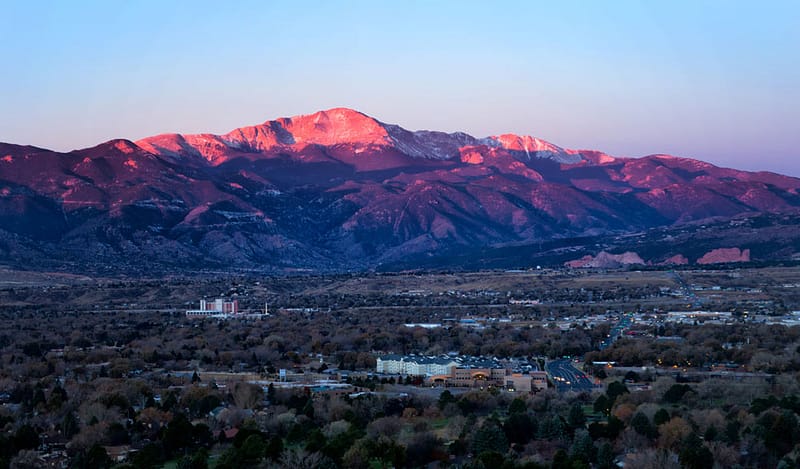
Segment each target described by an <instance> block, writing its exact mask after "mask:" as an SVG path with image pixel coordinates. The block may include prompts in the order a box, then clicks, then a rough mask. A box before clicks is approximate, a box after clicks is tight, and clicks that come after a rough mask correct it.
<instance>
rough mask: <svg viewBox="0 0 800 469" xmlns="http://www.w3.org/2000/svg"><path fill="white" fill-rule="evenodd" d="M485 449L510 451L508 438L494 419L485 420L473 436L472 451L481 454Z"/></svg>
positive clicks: (502, 452) (501, 452)
mask: <svg viewBox="0 0 800 469" xmlns="http://www.w3.org/2000/svg"><path fill="white" fill-rule="evenodd" d="M485 451H496V452H498V453H500V454H505V453H506V451H508V439H507V438H506V435H505V433H503V431H502V430H501V429H500V426H499V425H497V422H495V421H493V420H486V421H485V422H483V425H481V426H480V428H478V430H477V431H476V432H475V435H474V436H473V437H472V452H473V453H475V454H481V453H483V452H485Z"/></svg>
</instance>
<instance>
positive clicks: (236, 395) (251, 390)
mask: <svg viewBox="0 0 800 469" xmlns="http://www.w3.org/2000/svg"><path fill="white" fill-rule="evenodd" d="M231 394H232V395H233V402H234V404H236V407H239V408H240V409H252V408H253V407H255V405H256V404H257V403H258V402H259V401H260V400H261V398H262V394H263V391H262V389H261V386H257V385H255V384H251V383H236V384H234V385H233V391H232V393H231Z"/></svg>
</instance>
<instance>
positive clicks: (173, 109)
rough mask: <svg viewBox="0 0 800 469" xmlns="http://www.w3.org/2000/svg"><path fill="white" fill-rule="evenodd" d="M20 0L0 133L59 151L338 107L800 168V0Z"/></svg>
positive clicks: (638, 152) (218, 129)
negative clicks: (395, 0)
mask: <svg viewBox="0 0 800 469" xmlns="http://www.w3.org/2000/svg"><path fill="white" fill-rule="evenodd" d="M231 3H232V5H228V4H225V5H224V7H223V6H222V5H223V4H220V3H219V2H202V1H201V2H188V1H186V2H182V1H175V2H154V1H153V2H147V1H142V2H105V1H97V2H92V1H86V2H78V3H73V2H44V1H31V2H11V3H10V4H6V5H5V6H4V9H3V18H4V20H5V21H4V22H3V23H4V24H3V26H4V27H3V28H2V32H0V35H2V37H1V38H0V39H2V40H0V58H2V59H3V64H4V72H3V73H2V74H0V89H2V90H3V92H2V93H0V110H2V112H0V141H5V142H12V143H20V144H33V145H37V146H43V147H47V148H53V149H56V150H69V149H73V148H80V147H86V146H91V145H94V144H96V143H99V142H101V141H104V140H108V139H110V138H115V137H125V138H130V139H138V138H141V137H145V136H148V135H153V134H158V133H164V132H183V133H198V132H213V133H223V132H227V131H229V130H231V129H233V128H235V127H240V126H244V125H251V124H255V123H259V122H262V121H264V120H267V119H272V118H276V117H281V116H290V115H296V114H308V113H312V112H314V111H317V110H320V109H327V108H331V107H336V106H344V107H351V108H355V109H358V110H360V111H362V112H365V113H367V114H370V115H372V116H374V117H376V118H377V119H379V120H381V121H384V122H389V123H396V124H400V125H402V126H403V127H406V128H408V129H412V130H415V129H432V130H445V131H457V130H461V131H466V132H468V133H471V134H473V135H476V136H486V135H491V134H497V133H506V132H514V133H521V134H531V135H535V136H537V137H540V138H543V139H546V140H549V141H551V142H553V143H555V144H557V145H560V146H564V147H568V148H591V149H598V150H603V151H606V152H607V153H610V154H613V155H616V156H642V155H646V154H651V153H670V154H675V155H679V156H688V157H694V158H699V159H703V160H707V161H710V162H713V163H715V164H719V165H723V166H731V167H737V168H741V169H750V170H760V169H764V170H771V171H777V172H782V173H786V174H791V175H795V176H800V158H797V156H798V154H797V153H798V152H797V149H798V148H800V47H798V44H800V24H798V18H800V3H798V2H794V1H773V2H766V3H761V4H759V3H756V2H737V1H713V2H704V1H673V2H635V1H624V0H622V1H618V2H588V1H587V2H578V1H566V2H543V1H542V2H535V1H534V2H530V1H525V2H504V3H496V2H469V1H458V2H456V1H453V2H446V1H443V2H424V1H409V2H398V3H391V2H366V1H348V2H260V1H253V2H248V1H241V2H231Z"/></svg>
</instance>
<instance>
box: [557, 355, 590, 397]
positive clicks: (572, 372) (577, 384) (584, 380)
mask: <svg viewBox="0 0 800 469" xmlns="http://www.w3.org/2000/svg"><path fill="white" fill-rule="evenodd" d="M545 370H546V371H547V374H548V375H549V376H550V378H551V379H552V380H553V383H554V384H555V386H556V390H557V391H559V392H563V391H576V392H582V391H591V390H592V389H594V383H593V382H592V380H591V379H589V377H588V376H586V374H585V373H584V372H582V371H581V370H579V369H577V368H575V367H574V366H573V365H572V360H569V359H566V358H564V359H560V360H553V361H551V362H548V363H547V364H546V365H545Z"/></svg>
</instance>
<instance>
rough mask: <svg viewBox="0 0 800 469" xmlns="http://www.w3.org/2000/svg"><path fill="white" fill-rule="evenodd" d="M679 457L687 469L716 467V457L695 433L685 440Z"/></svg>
mask: <svg viewBox="0 0 800 469" xmlns="http://www.w3.org/2000/svg"><path fill="white" fill-rule="evenodd" d="M678 456H679V458H680V461H681V464H683V466H684V467H685V468H687V469H704V468H708V467H711V466H713V465H714V455H713V454H711V451H710V450H709V449H708V448H706V446H705V445H704V444H703V442H702V441H701V440H700V437H698V436H697V434H696V433H694V432H692V433H690V434H689V435H688V436H687V437H686V438H684V440H683V444H682V446H681V452H680V454H679V455H678Z"/></svg>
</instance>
